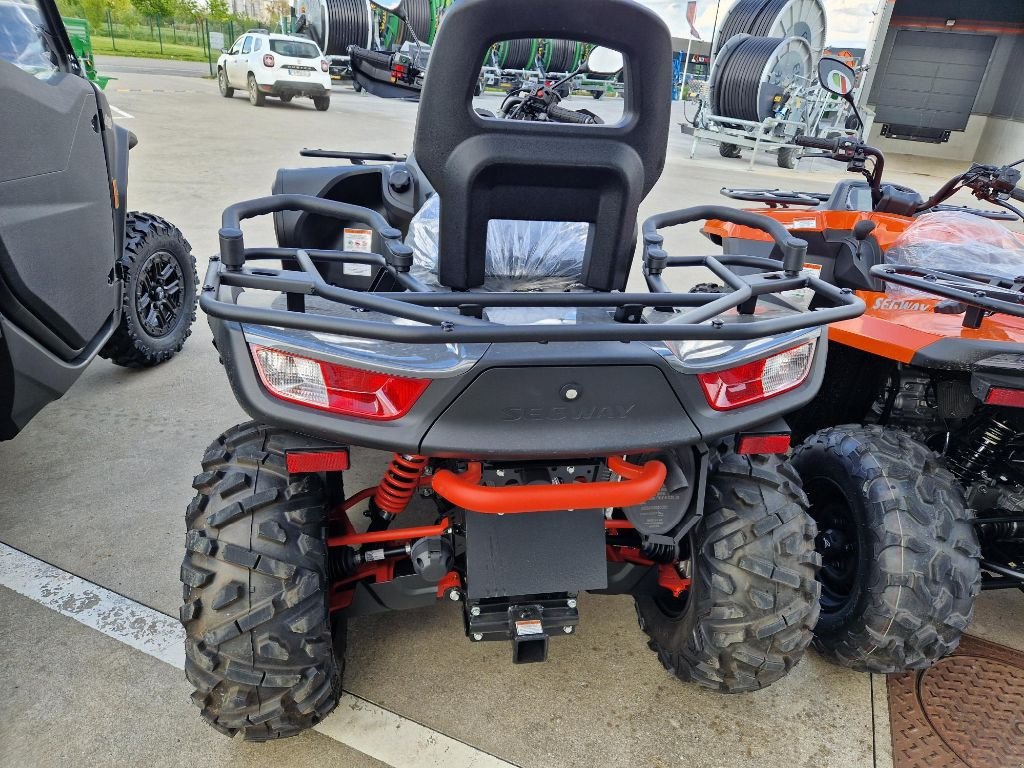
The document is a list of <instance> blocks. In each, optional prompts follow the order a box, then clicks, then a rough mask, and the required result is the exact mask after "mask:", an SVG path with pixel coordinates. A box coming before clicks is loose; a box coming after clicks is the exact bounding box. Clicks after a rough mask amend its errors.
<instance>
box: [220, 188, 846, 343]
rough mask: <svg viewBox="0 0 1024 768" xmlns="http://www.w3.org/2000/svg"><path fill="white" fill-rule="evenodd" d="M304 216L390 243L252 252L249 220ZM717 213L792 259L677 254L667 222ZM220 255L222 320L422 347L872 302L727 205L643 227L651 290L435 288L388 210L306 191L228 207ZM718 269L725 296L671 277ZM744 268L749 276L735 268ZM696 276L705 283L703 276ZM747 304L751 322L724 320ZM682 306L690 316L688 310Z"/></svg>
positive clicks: (750, 333)
mask: <svg viewBox="0 0 1024 768" xmlns="http://www.w3.org/2000/svg"><path fill="white" fill-rule="evenodd" d="M285 210H291V211H304V212H306V213H311V214H315V215H321V216H328V217H333V218H338V219H342V220H345V221H349V222H358V223H361V224H364V225H366V226H368V227H370V228H372V229H373V231H374V233H375V235H376V237H377V240H378V241H379V242H380V243H382V244H383V248H382V249H381V250H383V251H384V253H383V254H379V253H353V252H348V251H332V250H312V249H301V248H246V247H245V245H244V242H243V235H242V231H241V229H240V224H241V222H242V221H243V220H245V219H250V218H254V217H256V216H261V215H265V214H270V213H275V212H278V211H285ZM709 218H716V219H720V220H725V221H732V222H734V223H737V224H742V225H745V226H750V227H754V228H757V229H761V230H763V231H765V232H768V233H769V234H770V235H771V236H772V237H773V238H774V239H775V241H776V242H777V243H778V245H779V247H780V248H781V249H782V252H783V254H784V259H783V261H782V262H779V261H776V260H774V259H768V258H760V257H750V256H723V257H718V258H716V257H714V256H668V255H667V254H666V253H665V252H664V251H663V250H662V247H661V246H662V243H663V239H662V237H661V235H660V234H659V232H658V229H659V228H661V227H669V226H676V225H678V224H685V223H689V222H694V221H703V220H706V219H709ZM219 234H220V255H219V256H217V257H213V258H212V259H211V262H210V268H209V271H208V272H207V275H206V282H205V285H204V286H203V291H202V295H201V297H200V306H201V307H202V309H203V311H204V312H206V314H207V315H209V316H210V317H212V318H216V319H217V320H223V321H229V322H236V323H246V324H255V325H265V326H272V327H277V328H288V329H294V330H301V331H311V332H318V333H331V334H337V335H342V336H352V337H358V338H366V339H374V340H379V341H392V342H405V343H412V344H449V343H471V342H484V343H493V342H506V343H507V342H556V341H682V340H709V339H710V340H746V339H757V338H762V337H766V336H772V335H777V334H782V333H788V332H791V331H797V330H803V329H806V328H812V327H816V326H822V325H825V324H827V323H832V322H837V321H839V320H846V319H849V318H853V317H857V316H859V315H860V314H861V313H862V312H863V311H864V304H863V302H862V301H861V300H860V299H859V298H857V297H856V296H855V295H854V294H853V292H852V291H849V290H848V289H839V288H835V287H834V286H831V285H829V284H828V283H825V282H823V281H822V280H819V279H817V278H815V277H811V276H808V275H804V274H801V272H800V270H801V268H802V267H803V259H804V255H805V254H806V249H807V245H806V243H804V242H803V241H802V240H799V239H797V238H794V237H793V236H792V235H790V234H789V233H788V232H786V230H785V228H783V227H782V226H781V225H780V224H778V222H775V221H773V220H771V219H768V218H766V217H762V216H758V215H756V214H751V213H747V212H744V211H737V210H735V209H732V208H725V207H719V206H703V207H699V208H690V209H686V210H681V211H675V212H672V213H666V214H661V215H659V216H655V217H652V218H651V219H649V220H648V221H647V222H646V223H645V224H644V246H645V247H644V274H645V276H646V278H647V284H648V288H649V291H650V292H649V293H627V292H618V291H612V292H598V291H592V290H589V289H586V290H570V291H566V292H561V293H554V292H518V293H517V292H505V293H492V292H484V291H446V290H433V289H431V288H430V287H428V286H427V285H425V284H423V283H422V282H420V281H419V280H417V279H416V278H415V277H414V276H413V275H412V274H410V271H409V270H410V267H411V266H412V263H413V253H412V249H411V248H409V247H408V246H407V245H405V244H404V243H403V242H402V241H401V232H400V231H399V230H398V229H395V228H394V227H392V226H391V225H390V224H389V223H388V222H387V221H386V220H385V219H384V217H383V216H381V215H380V214H379V213H378V212H377V211H374V210H372V209H369V208H363V207H361V206H356V205H349V204H345V203H339V202H335V201H331V200H325V199H323V198H318V197H312V196H307V195H273V196H271V197H266V198H261V199H258V200H251V201H248V202H244V203H238V204H237V205H234V206H231V207H230V208H228V209H226V210H225V211H224V216H223V227H222V228H221V230H220V233H219ZM271 260H284V261H289V262H294V263H296V264H297V265H298V269H297V270H288V269H274V268H270V267H265V266H257V267H253V266H250V265H251V263H253V262H261V263H262V262H266V261H271ZM315 262H320V263H339V264H360V265H368V266H370V267H371V268H373V269H374V270H375V271H376V273H377V278H378V279H377V280H375V281H374V284H375V285H377V284H379V283H380V282H381V281H380V279H379V278H380V277H381V276H382V275H383V276H386V277H390V278H391V279H392V280H393V282H394V284H397V286H398V287H399V288H401V289H402V290H398V291H360V290H353V289H349V288H340V287H338V286H335V285H331V284H330V283H328V282H327V281H326V280H325V279H324V277H323V275H322V274H321V272H320V270H319V269H318V267H317V264H316V263H315ZM698 267H699V268H702V269H705V270H710V271H711V272H712V273H713V274H714V275H715V277H717V278H718V279H719V280H721V281H722V283H723V284H724V285H725V291H726V292H724V293H718V294H714V293H676V292H673V291H672V290H670V289H669V288H668V287H667V286H666V285H665V283H664V281H663V278H662V275H663V273H664V271H665V270H666V269H669V268H698ZM733 267H737V268H742V269H743V270H744V272H745V273H744V274H739V273H738V272H736V271H734V270H733V269H732V268H733ZM693 282H694V283H696V282H699V278H697V276H696V275H695V279H694V280H693ZM239 289H250V290H262V291H272V292H277V293H281V294H285V295H286V296H287V297H288V303H287V306H288V308H287V309H276V308H268V307H257V306H242V305H240V304H239V303H238V297H239V294H240V293H241V291H239ZM802 289H810V290H811V291H812V292H813V294H814V297H815V298H814V302H813V305H814V307H815V308H814V310H813V311H799V310H797V309H794V311H793V312H791V313H788V314H785V315H783V316H773V317H767V318H765V319H757V318H756V317H754V313H755V308H756V305H757V300H758V298H759V297H762V296H766V295H769V294H779V293H783V292H786V291H795V290H802ZM309 296H315V297H319V298H321V299H326V300H328V301H331V302H336V303H337V304H338V305H340V306H341V307H342V308H351V309H352V310H355V312H356V313H358V312H366V313H378V314H382V315H386V316H389V318H397V319H399V320H400V321H404V322H391V321H390V320H378V319H360V318H358V317H357V316H356V315H355V314H354V316H352V317H344V316H337V315H333V314H332V315H326V314H318V313H312V312H307V311H306V302H305V298H306V297H309ZM497 307H515V308H520V309H526V308H556V309H559V308H561V309H577V310H582V309H586V308H593V309H594V310H595V311H597V310H600V309H607V310H610V312H609V313H608V314H607V315H602V316H601V317H602V321H601V322H588V323H578V324H573V325H554V324H535V325H528V324H519V325H514V324H503V323H498V322H492V321H490V320H487V319H485V316H484V315H485V311H486V310H488V309H491V308H497ZM645 310H655V311H658V312H662V313H669V314H671V315H673V316H672V317H671V322H650V321H649V320H648V319H646V317H645ZM732 310H736V311H737V313H738V314H739V315H740V316H746V317H743V320H744V321H743V322H728V323H727V322H723V321H722V320H721V316H722V315H724V314H726V313H729V312H731V311H732ZM679 312H681V314H677V313H679Z"/></svg>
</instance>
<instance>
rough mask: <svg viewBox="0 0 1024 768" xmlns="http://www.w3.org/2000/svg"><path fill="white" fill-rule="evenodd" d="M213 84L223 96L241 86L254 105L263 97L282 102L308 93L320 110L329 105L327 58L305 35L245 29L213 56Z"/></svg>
mask: <svg viewBox="0 0 1024 768" xmlns="http://www.w3.org/2000/svg"><path fill="white" fill-rule="evenodd" d="M217 83H218V84H219V85H220V93H221V95H222V96H223V97H224V98H226V99H230V98H231V97H232V96H234V94H235V89H236V88H245V89H246V90H247V91H248V92H249V102H250V103H251V104H252V105H253V106H254V107H262V106H263V103H264V101H265V100H266V97H267V96H276V97H277V98H279V99H281V101H284V102H289V101H291V100H292V99H293V98H294V97H296V96H308V97H309V98H311V99H313V104H314V105H316V108H317V109H318V110H320V111H321V112H324V111H326V110H327V109H328V108H329V107H330V106H331V75H330V71H329V67H328V65H327V59H325V58H324V56H323V54H322V53H321V52H320V48H319V47H317V44H316V43H314V42H313V41H312V40H310V39H308V38H305V37H292V36H290V35H272V34H270V33H269V32H267V31H266V30H249V31H248V32H246V33H245V34H244V35H242V36H241V37H239V38H238V39H237V40H235V44H234V45H232V46H231V48H230V49H229V50H227V51H225V52H224V53H222V54H221V56H220V58H219V59H217Z"/></svg>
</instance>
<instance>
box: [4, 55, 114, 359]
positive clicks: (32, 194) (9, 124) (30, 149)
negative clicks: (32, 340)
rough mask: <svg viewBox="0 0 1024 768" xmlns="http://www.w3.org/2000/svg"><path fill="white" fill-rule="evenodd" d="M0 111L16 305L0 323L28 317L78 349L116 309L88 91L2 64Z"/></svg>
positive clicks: (110, 236) (105, 185)
mask: <svg viewBox="0 0 1024 768" xmlns="http://www.w3.org/2000/svg"><path fill="white" fill-rule="evenodd" d="M0 103H2V104H3V105H4V108H3V109H4V117H3V120H2V121H0V146H2V150H0V281H2V282H3V283H4V287H5V288H6V289H7V290H6V291H3V292H2V293H5V294H8V295H9V296H13V300H14V301H16V302H17V304H18V305H20V306H19V307H17V308H8V311H7V312H5V314H9V315H11V316H16V315H17V314H19V311H18V310H21V309H23V310H27V311H28V312H30V313H31V314H32V315H34V316H35V317H36V318H38V320H39V321H40V322H41V323H43V324H44V325H45V326H46V327H48V328H49V329H51V330H52V331H53V332H54V333H55V334H56V335H57V336H58V337H59V338H60V339H61V340H62V341H63V342H65V343H66V344H67V345H68V346H69V347H71V348H73V349H76V350H81V349H83V348H84V347H86V346H87V345H88V344H89V342H90V341H92V340H93V338H94V337H95V336H96V335H97V334H98V333H99V332H100V331H101V329H102V328H103V327H104V325H105V323H106V321H107V319H108V318H109V317H110V315H111V313H112V310H113V308H114V307H115V306H116V305H117V303H118V302H117V297H116V293H117V290H118V287H117V285H116V284H115V283H114V282H113V281H112V280H111V275H112V270H113V268H114V262H115V259H116V254H117V249H116V248H115V243H114V227H113V217H112V216H111V192H110V182H109V178H108V173H107V165H106V156H105V153H104V148H103V138H102V135H101V133H100V122H99V121H100V120H102V116H101V115H100V114H99V111H98V107H97V102H96V95H95V91H94V90H93V87H92V85H91V84H89V82H88V81H86V80H84V79H83V78H81V77H77V76H75V75H72V74H68V73H65V72H60V71H58V72H55V73H54V74H53V75H51V76H49V77H47V78H40V77H34V76H32V75H31V74H29V73H27V72H24V71H22V70H21V69H19V68H18V67H16V66H14V65H13V64H10V63H8V62H6V61H0ZM9 300H10V299H9ZM2 309H3V307H0V310H2Z"/></svg>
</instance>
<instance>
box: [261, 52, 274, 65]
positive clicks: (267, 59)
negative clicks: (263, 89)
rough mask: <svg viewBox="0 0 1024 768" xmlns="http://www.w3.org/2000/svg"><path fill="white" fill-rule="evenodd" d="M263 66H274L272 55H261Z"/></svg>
mask: <svg viewBox="0 0 1024 768" xmlns="http://www.w3.org/2000/svg"><path fill="white" fill-rule="evenodd" d="M263 66H264V67H272V66H274V55H273V54H272V53H265V54H263Z"/></svg>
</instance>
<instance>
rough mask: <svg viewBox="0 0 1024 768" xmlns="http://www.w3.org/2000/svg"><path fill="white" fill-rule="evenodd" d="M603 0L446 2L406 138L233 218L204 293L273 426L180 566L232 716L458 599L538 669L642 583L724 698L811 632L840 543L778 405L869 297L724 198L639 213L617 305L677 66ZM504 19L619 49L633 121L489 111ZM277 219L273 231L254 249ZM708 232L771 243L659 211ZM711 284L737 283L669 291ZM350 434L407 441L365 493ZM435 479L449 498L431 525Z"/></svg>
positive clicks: (218, 446)
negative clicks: (381, 630) (248, 237)
mask: <svg viewBox="0 0 1024 768" xmlns="http://www.w3.org/2000/svg"><path fill="white" fill-rule="evenodd" d="M601 7H602V11H601V13H600V14H599V15H595V14H594V13H592V3H591V2H589V0H557V2H552V0H515V2H509V0H463V2H460V3H457V4H455V5H454V6H453V7H452V9H451V10H450V11H449V13H448V15H447V16H446V17H445V23H444V25H443V27H442V29H441V32H440V35H439V37H438V38H437V40H436V43H435V46H434V50H433V54H432V57H431V61H430V76H429V77H428V78H427V80H426V85H425V87H424V91H423V98H422V100H421V102H420V107H419V117H418V123H417V127H416V136H415V146H414V150H415V151H414V154H413V156H412V157H410V158H409V159H408V160H405V161H398V160H394V158H378V159H379V160H383V161H385V162H381V163H379V164H376V165H373V164H367V163H368V162H369V161H370V160H372V159H373V156H368V155H365V154H353V155H351V158H352V159H353V160H355V161H357V162H358V163H360V164H358V165H352V166H348V167H345V166H341V167H338V166H335V167H325V168H312V169H302V170H289V171H281V172H280V173H279V175H278V178H277V181H276V182H275V185H274V192H275V194H274V195H272V196H270V197H266V198H263V199H259V200H252V201H249V202H244V203H239V204H237V205H234V206H232V207H230V208H228V209H227V210H226V211H225V212H224V217H223V228H222V229H221V231H220V255H219V259H218V260H216V261H214V262H213V264H212V266H211V269H210V271H209V273H208V275H207V279H206V286H205V287H204V289H203V293H202V296H201V299H200V305H201V306H202V307H203V309H204V311H205V312H206V313H207V314H208V315H209V316H210V319H211V320H210V321H211V325H212V327H213V330H214V334H215V338H216V343H217V346H218V349H219V350H220V354H221V356H222V358H223V361H224V366H225V369H226V371H227V375H228V378H229V380H230V382H231V386H232V389H233V391H234V393H235V395H236V397H237V398H238V400H239V402H240V403H241V405H242V406H243V407H244V408H245V410H246V411H247V412H248V413H249V414H250V416H251V417H252V419H253V420H252V421H250V422H248V423H245V424H242V425H239V426H236V427H232V428H231V429H229V430H227V431H226V432H225V433H224V434H223V435H222V436H221V437H219V438H218V439H217V440H216V441H215V442H214V443H213V444H212V445H211V446H210V448H209V450H208V451H207V453H206V455H205V456H204V457H203V462H202V472H201V473H200V474H199V475H198V476H197V477H196V478H195V483H194V488H195V490H196V491H197V495H196V496H195V498H194V500H193V501H192V503H191V504H190V505H189V507H188V511H187V526H188V533H187V538H186V550H187V551H186V555H185V558H184V562H183V564H182V569H181V577H182V580H183V582H184V584H185V587H184V605H183V606H182V608H181V619H182V621H183V623H184V625H185V629H186V634H187V640H186V643H187V645H186V654H187V666H186V674H187V676H188V678H189V680H190V681H191V682H192V683H193V684H194V685H195V688H196V693H195V695H194V697H193V699H194V701H195V702H196V703H197V704H198V705H199V707H200V708H201V710H202V715H203V717H204V718H205V719H206V720H207V721H208V722H209V723H210V724H211V725H213V726H214V727H215V728H217V729H218V730H220V731H222V732H224V733H227V734H231V735H233V734H235V733H238V732H243V733H244V735H245V737H246V738H249V739H272V738H277V737H281V736H289V735H292V734H296V733H298V732H300V731H302V730H303V729H305V728H309V727H311V726H312V725H314V724H316V723H317V722H318V721H319V720H321V719H322V718H323V717H325V716H326V715H327V714H328V713H329V712H330V711H331V710H332V709H333V708H334V707H335V705H336V704H337V702H338V699H339V696H340V694H341V690H342V689H341V671H342V666H343V652H344V646H345V631H346V621H347V619H348V618H350V617H353V616H358V615H363V614H368V613H375V612H380V611H387V610H397V609H405V608H413V607H417V606H428V605H431V604H434V603H436V602H437V601H442V600H444V601H453V602H455V603H457V604H458V605H459V606H461V608H462V613H463V619H464V622H465V631H466V635H467V636H468V638H469V639H470V641H471V642H483V641H495V640H502V641H511V648H512V659H513V661H515V662H520V663H522V662H539V661H543V660H544V659H545V658H546V656H547V654H548V645H549V640H550V638H552V637H560V638H565V642H570V641H571V638H572V636H573V635H574V634H575V633H576V631H577V627H578V625H579V623H580V621H581V618H582V617H581V615H580V611H579V605H578V603H577V598H578V596H579V595H580V593H582V592H585V591H586V592H597V593H602V594H630V595H632V596H634V597H635V600H636V606H637V612H638V615H639V619H640V625H641V627H642V628H643V630H644V631H645V632H646V633H647V634H648V635H649V638H650V641H649V642H650V646H651V648H652V649H653V650H654V651H655V652H656V653H657V655H658V657H659V659H660V660H661V661H662V663H663V664H664V665H665V666H666V667H668V669H669V670H671V671H672V672H673V673H674V674H675V675H676V676H678V677H679V678H681V679H684V680H693V681H696V682H697V683H699V684H701V685H704V686H706V687H708V688H711V689H714V690H718V691H725V692H739V691H751V690H756V689H759V688H762V687H764V686H766V685H769V684H770V683H772V682H773V681H775V680H778V679H779V678H780V677H782V676H783V675H785V674H786V673H787V672H788V671H789V670H790V669H791V668H792V667H793V665H794V664H796V663H797V662H798V660H799V659H800V657H801V655H802V653H803V651H804V649H805V647H806V646H807V644H808V643H809V642H810V639H811V629H812V627H813V626H814V623H815V620H816V619H817V613H818V593H819V592H818V591H819V587H818V583H817V582H816V580H815V574H816V570H817V565H818V562H819V559H818V556H817V554H816V553H815V551H814V537H815V526H814V522H813V521H812V519H811V518H810V517H809V516H808V514H807V500H806V498H805V496H804V494H803V492H802V491H801V489H800V484H799V480H798V479H797V476H796V474H795V473H794V472H793V471H792V469H791V468H790V467H789V465H788V464H787V462H786V460H785V454H786V452H787V450H788V448H789V430H788V427H787V425H786V423H785V421H784V419H783V416H784V414H786V413H787V412H788V411H791V410H793V409H795V408H799V407H801V406H802V405H803V404H805V403H807V402H808V401H809V400H810V399H811V398H812V397H813V396H814V394H815V392H816V391H817V389H818V386H819V384H820V382H821V378H822V375H823V372H824V363H825V352H826V349H825V348H826V334H825V326H826V325H827V324H828V323H829V322H832V321H835V320H839V319H843V318H850V317H854V316H857V315H858V314H860V313H861V312H862V311H863V303H862V302H860V301H859V300H858V299H857V298H856V297H854V296H853V295H852V294H850V293H849V292H843V291H841V290H840V289H837V288H834V287H831V286H829V285H827V284H826V283H824V282H822V281H820V280H818V279H815V278H812V277H808V276H806V275H804V274H803V273H802V271H801V268H802V266H803V258H804V253H805V250H806V244H805V243H804V242H803V241H801V240H798V239H795V238H793V237H790V236H789V235H787V234H786V233H785V231H784V230H782V228H781V227H779V226H778V225H777V224H775V223H773V222H771V221H769V220H767V219H765V218H762V217H759V216H754V215H749V214H745V213H742V212H739V211H735V210H733V209H729V208H719V207H713V206H708V207H703V208H695V209H688V210H681V211H674V212H670V213H665V214H661V215H658V216H655V217H653V218H651V219H649V220H648V221H647V222H646V223H645V224H644V225H643V271H644V275H645V276H646V282H647V286H648V290H647V291H644V292H630V291H627V290H626V285H627V277H628V275H629V271H630V267H631V265H632V261H633V254H634V250H635V246H636V236H637V210H638V207H639V205H640V203H641V201H642V200H643V198H644V196H645V195H646V194H647V193H648V192H649V191H650V190H651V188H652V187H653V186H654V184H655V182H656V181H657V180H658V178H659V176H660V174H661V172H662V169H663V166H664V163H665V155H666V145H667V138H668V130H669V106H670V105H669V101H668V97H667V94H668V93H669V90H670V83H669V78H670V73H671V55H672V52H671V41H670V37H669V32H668V29H667V28H666V27H665V25H664V24H663V22H661V21H660V20H659V19H658V17H657V16H656V15H654V14H653V13H652V12H651V11H649V10H647V9H646V8H644V7H643V6H641V5H639V4H638V3H635V2H632V1H631V0H606V2H603V3H602V4H601ZM495 30H498V31H500V35H501V36H502V37H507V38H509V39H518V38H532V37H556V38H565V37H569V38H575V39H581V40H584V41H587V42H593V43H596V44H598V45H600V46H604V47H606V48H611V49H614V50H617V51H619V52H621V54H622V55H623V56H624V60H625V83H626V89H625V99H624V114H623V116H622V119H621V120H620V121H619V122H618V123H616V124H613V125H599V124H593V123H591V124H575V123H574V124H560V123H559V122H557V121H555V120H549V121H544V122H532V121H525V120H503V119H496V118H493V117H486V116H483V115H481V114H479V113H477V112H476V111H475V110H474V109H473V106H472V97H473V91H474V88H475V85H476V81H477V75H478V72H479V69H480V62H481V61H482V60H483V57H484V53H485V51H486V50H487V48H488V47H489V46H490V45H491V44H492V43H493V42H494V41H495V39H496V35H495ZM322 154H324V153H322ZM327 154H329V153H327ZM337 154H338V155H342V154H344V153H337ZM266 214H273V215H274V216H275V224H276V231H277V237H278V246H277V247H251V246H249V245H247V244H246V243H245V242H244V241H243V234H242V231H241V229H240V225H241V224H242V222H243V221H244V220H247V219H250V218H253V217H256V216H261V215H266ZM709 217H721V218H724V219H726V220H729V221H734V222H738V223H742V224H744V225H746V226H749V227H754V228H757V229H762V230H764V231H766V232H768V233H770V235H771V236H772V237H774V238H775V239H776V241H777V243H778V245H779V248H780V250H781V253H782V259H781V260H779V261H775V260H772V259H768V258H752V257H746V256H725V257H718V258H714V257H710V256H673V255H668V254H667V253H666V251H665V250H664V249H663V247H662V246H663V239H662V235H661V234H659V230H660V229H662V228H664V227H670V226H674V225H679V224H685V223H691V222H700V221H702V220H704V219H707V218H709ZM705 270H711V271H712V272H713V273H714V274H715V275H717V276H718V277H719V278H720V279H721V280H723V281H724V282H725V283H726V284H727V286H728V292H727V293H725V294H706V293H687V292H674V291H672V290H670V289H669V288H668V287H667V284H668V283H669V282H670V281H673V280H677V279H678V278H679V274H678V273H683V275H682V280H683V281H685V280H686V276H687V275H688V274H689V273H693V274H692V276H691V279H690V281H689V284H693V283H694V282H696V281H697V280H698V279H700V276H701V275H702V274H703V273H704V271H705ZM670 273H676V274H674V275H673V276H672V277H669V275H670ZM261 294H263V296H261ZM267 294H271V295H274V294H276V295H277V299H276V300H273V301H272V300H271V297H269V296H267ZM798 295H800V296H803V297H804V298H805V299H807V298H811V297H813V301H814V302H815V304H814V306H815V311H808V310H807V308H806V305H802V304H801V303H800V302H799V301H797V300H796V298H795V297H796V296H798ZM352 447H364V448H373V449H379V450H383V451H388V452H392V453H393V454H394V455H393V458H392V460H391V462H390V464H389V466H388V468H387V470H386V472H385V473H384V475H383V476H382V477H381V479H380V481H379V482H378V483H377V484H375V485H373V486H371V487H369V488H365V489H358V488H349V487H346V480H347V479H348V474H347V472H346V471H347V470H349V469H350V466H351V463H352V461H353V456H354V455H356V454H355V453H350V448H352ZM421 495H426V496H427V498H429V499H430V500H431V502H432V504H433V506H434V509H433V514H432V516H431V518H430V519H429V521H428V524H425V525H410V524H409V522H406V520H405V519H403V514H405V515H406V519H407V518H408V514H409V511H408V510H407V507H408V505H409V504H410V501H411V500H413V499H414V498H416V497H419V496H421ZM364 513H365V516H366V517H368V518H369V525H368V527H367V526H365V525H362V524H358V523H357V521H359V522H361V521H362V519H363V518H364ZM410 522H411V521H410ZM394 642H396V643H401V638H395V640H394ZM467 652H470V651H467Z"/></svg>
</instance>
